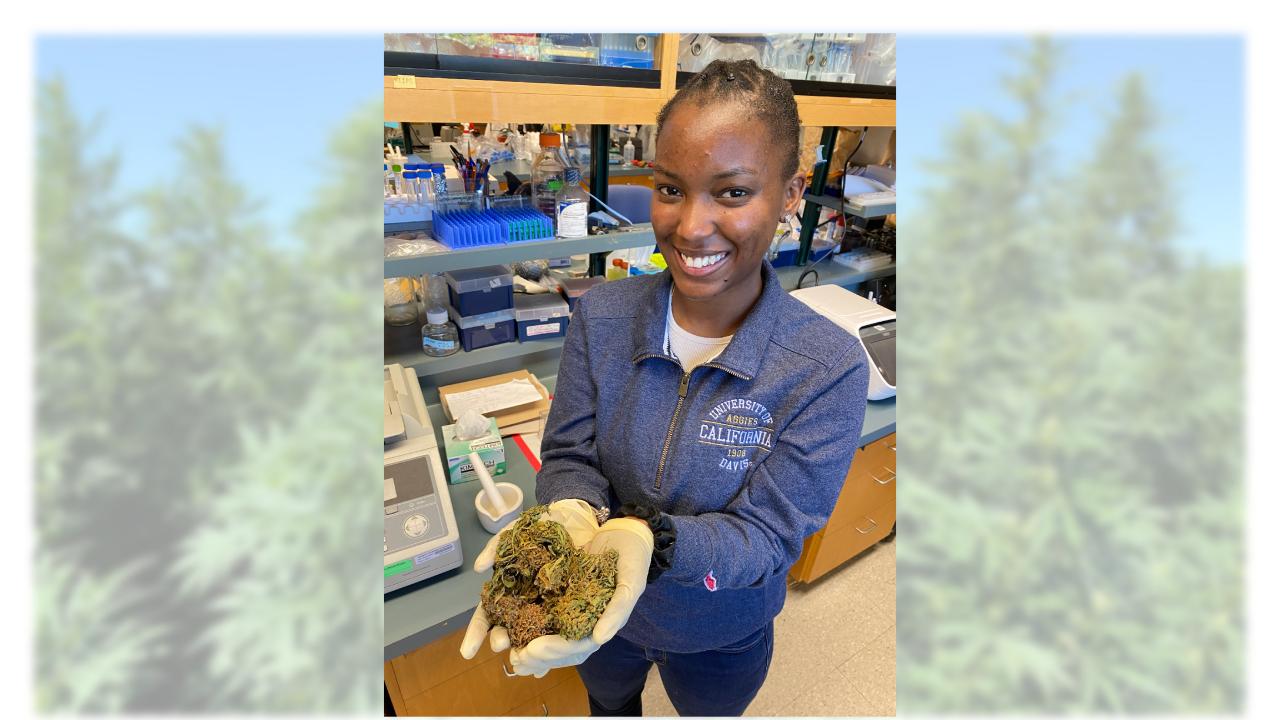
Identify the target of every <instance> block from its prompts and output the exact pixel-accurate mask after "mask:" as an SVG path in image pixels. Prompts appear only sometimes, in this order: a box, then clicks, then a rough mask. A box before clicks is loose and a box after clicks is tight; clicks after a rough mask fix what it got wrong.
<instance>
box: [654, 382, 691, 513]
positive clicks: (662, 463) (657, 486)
mask: <svg viewBox="0 0 1280 720" xmlns="http://www.w3.org/2000/svg"><path fill="white" fill-rule="evenodd" d="M692 373H693V371H692V370H691V371H689V372H687V373H684V374H683V375H681V376H680V397H679V398H678V399H677V400H676V410H675V412H673V413H672V414H671V424H670V425H668V426H667V439H666V440H664V441H663V442H662V456H661V457H660V458H659V459H658V477H657V478H655V479H654V482H653V489H654V490H661V489H662V471H663V469H664V468H666V466H667V451H669V450H670V449H671V436H672V435H674V434H675V432H676V422H677V421H678V420H679V419H680V409H681V408H682V407H684V396H685V395H686V394H688V392H689V376H690V375H691V374H692Z"/></svg>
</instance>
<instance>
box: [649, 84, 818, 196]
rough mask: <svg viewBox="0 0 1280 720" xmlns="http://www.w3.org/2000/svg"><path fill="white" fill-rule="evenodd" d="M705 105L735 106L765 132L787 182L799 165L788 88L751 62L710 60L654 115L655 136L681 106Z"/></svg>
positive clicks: (797, 115) (793, 102)
mask: <svg viewBox="0 0 1280 720" xmlns="http://www.w3.org/2000/svg"><path fill="white" fill-rule="evenodd" d="M685 102H693V103H695V104H697V105H707V104H709V103H712V102H738V103H741V104H742V106H743V107H746V108H748V109H750V110H752V111H754V112H753V117H757V118H760V119H761V120H763V121H764V122H765V125H766V126H767V127H768V128H769V132H770V133H771V134H772V136H773V140H774V143H775V144H776V145H777V147H779V148H781V149H782V152H783V153H784V154H783V158H784V159H783V163H782V174H783V179H784V180H786V179H790V178H791V176H792V175H794V174H795V172H796V169H797V168H798V167H799V165H800V112H799V110H798V109H797V108H796V99H795V95H794V94H793V93H792V92H791V84H790V83H788V82H787V81H786V80H783V79H782V78H780V77H778V76H777V75H774V74H773V73H771V72H769V71H768V70H765V69H764V68H761V67H760V66H759V65H757V64H756V62H755V61H754V60H714V61H712V62H711V64H710V65H707V67H706V68H704V69H703V70H702V72H700V73H698V74H697V75H695V76H693V79H691V80H690V81H689V82H688V84H686V85H685V86H684V87H682V88H680V90H679V91H678V92H676V94H675V96H674V97H672V98H671V99H670V100H668V101H667V104H666V105H663V106H662V110H661V111H660V112H659V113H658V135H661V134H662V126H663V125H664V124H665V123H666V121H667V118H669V117H670V116H671V112H672V111H673V110H674V109H675V108H676V107H677V106H678V105H680V104H681V103H685Z"/></svg>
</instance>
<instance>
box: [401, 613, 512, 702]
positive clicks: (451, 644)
mask: <svg viewBox="0 0 1280 720" xmlns="http://www.w3.org/2000/svg"><path fill="white" fill-rule="evenodd" d="M466 632H467V628H466V627H465V626H463V627H462V628H460V629H458V630H457V631H456V632H453V633H450V634H449V635H446V636H444V637H442V638H440V639H439V640H435V641H433V642H430V643H427V644H426V645H423V646H422V647H420V648H418V649H417V650H414V651H412V652H407V653H405V654H404V655H401V656H400V657H397V658H393V659H392V660H391V667H392V668H393V669H394V670H395V673H396V679H397V680H398V681H399V684H400V694H401V695H403V696H404V697H406V698H411V697H413V696H414V695H419V694H421V693H423V692H425V691H426V690H428V689H430V688H433V687H435V686H436V685H439V684H440V683H442V682H444V681H445V680H448V679H449V678H452V677H456V676H458V675H461V674H462V673H464V672H466V671H467V670H470V669H471V668H474V667H476V666H477V665H479V664H480V663H483V662H485V661H488V660H492V659H493V658H495V657H497V656H496V655H494V654H493V651H492V650H490V649H489V639H488V638H485V641H484V642H483V643H482V644H481V645H480V650H479V652H477V653H476V656H475V657H474V658H472V659H470V660H467V659H465V658H463V657H462V655H461V653H459V652H458V647H459V646H460V645H462V636H463V635H465V634H466ZM505 656H506V653H503V657H505Z"/></svg>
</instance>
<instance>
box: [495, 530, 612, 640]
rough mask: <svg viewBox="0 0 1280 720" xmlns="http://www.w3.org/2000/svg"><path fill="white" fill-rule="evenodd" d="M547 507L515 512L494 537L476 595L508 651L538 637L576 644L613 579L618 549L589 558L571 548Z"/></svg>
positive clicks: (588, 629)
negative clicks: (503, 633) (547, 516)
mask: <svg viewBox="0 0 1280 720" xmlns="http://www.w3.org/2000/svg"><path fill="white" fill-rule="evenodd" d="M546 509H547V506H545V505H537V506H535V507H532V508H529V509H528V510H525V511H524V512H522V513H520V517H519V518H517V519H516V521H515V523H513V524H512V525H511V527H509V528H507V529H506V530H504V531H503V533H502V535H501V536H500V537H499V538H498V548H497V554H496V556H495V559H494V564H493V577H492V578H491V579H489V580H488V581H487V582H485V584H484V587H483V588H482V589H481V591H480V603H481V606H482V607H484V610H485V613H487V614H488V616H489V621H490V622H491V623H492V624H493V625H494V626H498V627H505V628H506V629H507V633H508V634H509V635H510V637H511V644H512V646H513V647H518V648H519V647H524V646H525V645H528V644H529V643H530V642H531V641H532V640H534V639H535V638H537V637H540V636H542V635H555V634H559V635H562V636H564V637H565V638H567V639H569V640H581V639H582V638H585V637H587V636H588V635H590V634H591V631H592V630H594V629H595V626H596V621H598V620H599V619H600V615H601V613H603V612H604V608H605V606H607V605H608V604H609V600H610V598H612V597H613V591H614V589H615V588H616V587H617V580H618V551H617V550H609V551H608V552H606V553H605V554H603V555H591V554H590V553H587V552H585V551H583V550H580V549H578V548H575V547H574V546H573V539H572V538H571V537H569V533H568V531H566V530H565V529H564V526H562V525H561V524H560V523H558V522H554V521H551V520H543V519H541V518H542V514H543V513H544V512H546Z"/></svg>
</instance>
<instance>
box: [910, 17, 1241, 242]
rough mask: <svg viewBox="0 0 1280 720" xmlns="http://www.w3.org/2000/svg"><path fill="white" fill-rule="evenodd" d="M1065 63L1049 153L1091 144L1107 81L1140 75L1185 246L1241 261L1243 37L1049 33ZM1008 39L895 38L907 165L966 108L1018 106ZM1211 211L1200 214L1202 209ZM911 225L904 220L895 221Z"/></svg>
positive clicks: (935, 143)
mask: <svg viewBox="0 0 1280 720" xmlns="http://www.w3.org/2000/svg"><path fill="white" fill-rule="evenodd" d="M1054 39H1055V40H1058V41H1060V42H1061V43H1062V44H1063V47H1064V50H1065V53H1066V55H1065V59H1064V63H1063V68H1062V72H1061V75H1060V77H1059V90H1060V92H1061V95H1060V96H1061V97H1063V98H1064V99H1065V102H1062V103H1060V104H1059V105H1058V106H1057V110H1058V112H1057V117H1058V120H1059V122H1060V125H1059V128H1058V131H1057V132H1058V134H1057V136H1056V137H1057V142H1056V143H1055V152H1056V154H1057V156H1058V159H1059V160H1060V161H1069V160H1070V158H1071V154H1072V152H1074V151H1075V150H1076V149H1077V148H1080V149H1084V151H1086V152H1087V151H1088V150H1090V149H1091V148H1092V147H1093V140H1094V138H1096V137H1097V134H1098V132H1099V131H1100V130H1101V128H1102V120H1103V118H1104V117H1105V113H1106V111H1108V110H1109V109H1110V108H1111V107H1112V104H1111V103H1112V99H1113V98H1114V96H1115V95H1114V93H1115V89H1116V88H1117V87H1118V86H1119V83H1120V81H1121V80H1122V79H1123V78H1124V77H1125V76H1126V75H1128V74H1129V73H1131V72H1138V73H1140V74H1141V75H1142V76H1143V77H1144V78H1145V80H1146V82H1147V89H1148V91H1149V93H1150V95H1151V97H1152V100H1153V101H1154V102H1155V105H1156V107H1157V115H1158V117H1159V118H1160V123H1161V125H1160V127H1159V128H1158V129H1157V131H1156V139H1157V142H1158V143H1159V145H1160V147H1162V148H1164V149H1166V150H1167V153H1166V155H1165V159H1166V161H1167V163H1168V167H1169V168H1170V169H1171V170H1172V174H1173V177H1174V185H1175V188H1176V189H1177V190H1178V191H1180V192H1182V193H1185V194H1186V197H1187V198H1188V202H1187V203H1186V204H1185V205H1183V206H1182V207H1181V213H1182V221H1183V231H1184V238H1183V241H1184V242H1185V244H1186V245H1187V246H1189V247H1191V248H1193V249H1194V250H1195V251H1201V252H1203V253H1204V254H1206V255H1208V256H1209V257H1211V258H1214V259H1216V260H1222V261H1242V260H1243V258H1244V252H1245V234H1244V233H1245V218H1244V212H1245V204H1244V171H1245V169H1244V154H1243V153H1244V90H1243V84H1244V51H1245V47H1244V41H1243V40H1242V39H1240V38H1235V37H1229V36H1199V37H1196V36H1181V37H1179V36H1166V37H1161V36H1142V35H1112V36H1088V37H1084V36H1081V37H1072V36H1062V35H1055V36H1054ZM1025 44H1026V40H1025V38H1020V37H1014V36H922V35H899V36H898V129H899V133H898V136H899V140H898V152H899V160H900V165H901V166H902V168H903V170H904V172H908V173H909V172H910V170H911V169H912V168H913V167H914V168H919V162H920V161H921V160H926V159H937V158H939V157H941V155H942V152H941V147H942V144H941V141H942V139H943V137H944V136H945V133H946V131H947V130H949V129H950V128H952V127H954V126H955V125H956V121H957V118H959V117H960V116H961V115H962V114H964V113H966V112H970V111H977V110H986V111H990V112H994V113H996V114H998V115H1002V116H1006V117H1008V116H1010V114H1011V113H1012V112H1013V111H1014V106H1013V104H1012V103H1011V102H1010V101H1009V100H1008V98H1007V95H1006V94H1005V93H1004V91H1003V88H1002V87H1001V85H1000V78H1001V77H1002V76H1004V75H1007V74H1010V73H1011V72H1013V71H1014V70H1016V69H1017V61H1016V60H1015V58H1014V56H1013V55H1012V54H1011V53H1010V50H1011V49H1013V48H1015V47H1018V46H1023V45H1025ZM1205 208H1214V209H1216V210H1217V212H1216V213H1215V215H1214V217H1208V216H1207V215H1206V214H1205V213H1204V212H1203V209H1205ZM903 221H904V222H909V219H907V218H905V217H904V219H903Z"/></svg>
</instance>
